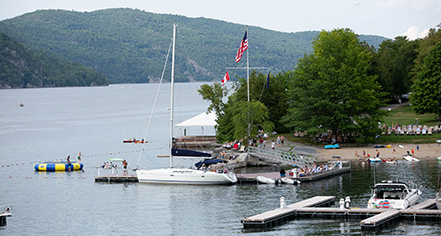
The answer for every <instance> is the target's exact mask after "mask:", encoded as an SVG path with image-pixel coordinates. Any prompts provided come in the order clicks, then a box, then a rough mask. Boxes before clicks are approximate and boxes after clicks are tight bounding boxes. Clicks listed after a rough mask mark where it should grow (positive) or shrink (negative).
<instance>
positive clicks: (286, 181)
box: [280, 177, 301, 185]
mask: <svg viewBox="0 0 441 236" xmlns="http://www.w3.org/2000/svg"><path fill="white" fill-rule="evenodd" d="M280 180H281V181H282V183H284V184H292V185H298V184H300V183H301V182H300V181H299V180H296V179H291V178H288V177H283V178H281V179H280Z"/></svg>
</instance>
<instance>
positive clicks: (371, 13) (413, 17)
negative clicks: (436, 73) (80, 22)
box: [0, 0, 441, 40]
mask: <svg viewBox="0 0 441 236" xmlns="http://www.w3.org/2000/svg"><path fill="white" fill-rule="evenodd" d="M120 7H123V8H132V9H140V10H144V11H147V12H153V13H165V14H175V15H183V16H187V17H205V18H211V19H217V20H223V21H227V22H231V23H238V24H243V25H249V26H258V27H262V28H265V29H270V30H276V31H281V32H301V31H311V30H327V31H331V30H333V29H340V28H349V29H351V30H353V31H354V32H355V33H357V34H367V35H378V36H384V37H387V38H390V39H393V38H395V37H397V36H403V35H404V36H407V37H408V38H409V39H410V40H414V39H416V38H422V37H424V36H425V35H427V32H428V30H429V29H430V28H436V27H437V25H439V24H441V0H334V1H331V0H0V20H5V19H10V18H14V17H17V16H20V15H23V14H25V13H29V12H33V11H36V10H41V9H64V10H74V11H80V12H91V11H95V10H102V9H108V8H120ZM250 33H251V32H250Z"/></svg>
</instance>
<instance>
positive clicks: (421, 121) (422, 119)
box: [384, 105, 441, 127]
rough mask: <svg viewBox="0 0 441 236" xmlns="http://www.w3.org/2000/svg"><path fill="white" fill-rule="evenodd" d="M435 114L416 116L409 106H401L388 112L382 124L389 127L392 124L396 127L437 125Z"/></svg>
mask: <svg viewBox="0 0 441 236" xmlns="http://www.w3.org/2000/svg"><path fill="white" fill-rule="evenodd" d="M435 118H436V114H433V113H431V114H424V115H417V114H415V112H413V111H412V109H411V108H410V106H409V105H405V106H401V107H398V108H395V109H392V110H391V111H390V116H387V117H385V119H384V122H385V123H386V125H387V126H389V127H391V126H392V124H396V123H398V125H414V124H416V122H418V125H427V126H431V125H438V124H439V123H441V122H440V121H436V120H435Z"/></svg>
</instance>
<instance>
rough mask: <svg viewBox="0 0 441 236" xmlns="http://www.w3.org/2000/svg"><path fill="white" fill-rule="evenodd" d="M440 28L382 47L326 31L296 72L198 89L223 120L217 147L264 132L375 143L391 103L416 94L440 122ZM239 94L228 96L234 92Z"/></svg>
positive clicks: (421, 108)
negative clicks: (384, 108) (222, 143)
mask: <svg viewBox="0 0 441 236" xmlns="http://www.w3.org/2000/svg"><path fill="white" fill-rule="evenodd" d="M440 27H441V25H438V27H437V28H435V29H431V30H430V33H429V35H428V36H427V37H425V38H424V39H417V40H413V41H412V40H408V39H407V38H406V37H396V38H395V39H394V40H386V41H384V42H383V43H381V44H380V46H379V48H378V49H376V48H375V47H372V46H370V45H369V44H367V43H366V42H364V41H361V40H360V38H359V36H358V35H357V34H355V33H354V32H353V31H352V30H350V29H336V30H333V31H321V32H320V33H319V34H318V35H317V36H316V37H315V39H314V41H313V46H312V48H313V52H312V53H310V54H305V55H304V56H303V57H302V58H301V59H299V61H298V63H297V66H296V67H295V68H294V69H293V70H290V71H286V72H280V73H278V74H274V75H273V74H271V75H269V74H265V73H260V72H256V71H253V72H252V73H251V74H250V77H249V84H250V88H249V90H250V102H247V81H246V79H245V78H237V81H236V82H234V83H232V84H230V85H227V86H224V87H222V86H221V84H220V83H214V84H212V85H208V84H204V85H202V86H201V88H200V89H199V90H198V92H199V94H200V95H201V96H202V98H203V99H204V100H207V101H209V102H210V106H209V108H208V111H213V112H215V113H216V114H217V115H218V119H217V130H216V135H217V138H218V140H219V141H231V140H239V139H242V138H246V137H250V136H249V135H251V137H253V136H255V134H257V133H258V130H261V129H263V130H265V131H276V132H278V133H287V132H292V131H294V130H297V131H302V132H306V134H307V135H308V136H309V137H315V136H318V135H321V134H324V133H328V134H330V135H333V136H335V137H340V138H342V137H343V138H344V139H345V140H348V141H364V142H366V141H371V140H372V139H374V138H375V136H376V135H378V134H379V133H380V132H381V131H380V126H379V124H380V123H381V122H383V119H384V117H385V116H387V114H388V112H387V111H386V110H383V109H381V108H382V107H384V106H385V105H386V104H387V103H392V102H397V101H398V100H399V99H403V94H407V93H409V92H410V93H411V94H410V98H409V99H410V100H409V102H410V103H411V105H412V106H411V107H412V109H413V110H414V111H415V112H416V113H417V114H425V113H434V114H435V115H436V117H435V118H434V119H438V120H440V117H441V110H440V107H441V30H440ZM227 87H231V88H230V89H232V90H233V91H234V92H233V93H232V95H230V96H228V97H227V94H228V89H227Z"/></svg>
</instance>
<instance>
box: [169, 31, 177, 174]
mask: <svg viewBox="0 0 441 236" xmlns="http://www.w3.org/2000/svg"><path fill="white" fill-rule="evenodd" d="M176 26H177V25H176V24H173V50H172V52H173V53H172V67H171V80H170V84H171V89H170V94H171V95H170V96H171V97H170V140H169V145H170V168H173V99H174V84H175V41H176Z"/></svg>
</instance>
